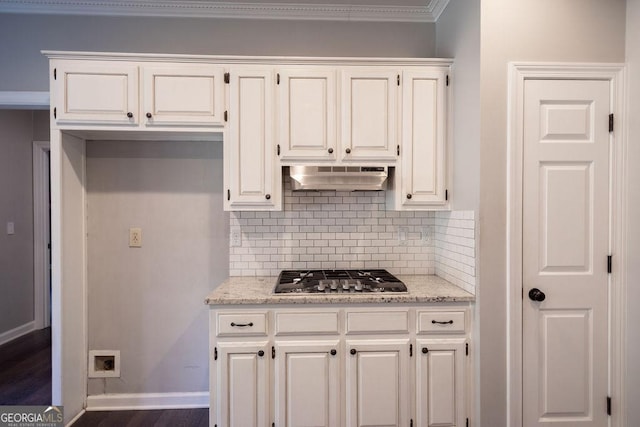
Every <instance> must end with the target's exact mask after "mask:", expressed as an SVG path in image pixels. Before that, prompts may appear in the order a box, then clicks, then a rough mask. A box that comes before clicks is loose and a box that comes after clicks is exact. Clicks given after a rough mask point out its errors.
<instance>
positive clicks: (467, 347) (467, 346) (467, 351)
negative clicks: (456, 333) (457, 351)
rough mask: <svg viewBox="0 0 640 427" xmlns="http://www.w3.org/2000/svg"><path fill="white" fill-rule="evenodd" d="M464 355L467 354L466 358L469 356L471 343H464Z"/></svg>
mask: <svg viewBox="0 0 640 427" xmlns="http://www.w3.org/2000/svg"><path fill="white" fill-rule="evenodd" d="M464 354H465V356H468V355H469V343H468V342H466V343H464Z"/></svg>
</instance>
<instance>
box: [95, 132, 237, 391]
mask: <svg viewBox="0 0 640 427" xmlns="http://www.w3.org/2000/svg"><path fill="white" fill-rule="evenodd" d="M86 169H87V206H88V212H87V217H88V238H87V245H88V273H87V274H88V314H89V350H103V349H104V350H120V352H121V353H120V354H121V359H122V360H121V378H117V379H106V380H102V379H98V380H89V394H90V395H92V394H102V393H161V392H193V391H207V390H208V389H209V386H208V372H209V370H208V369H209V368H208V365H209V358H208V322H207V319H208V311H209V310H208V307H207V306H206V305H205V304H204V297H205V296H206V295H207V294H208V293H209V292H211V290H212V289H213V288H215V286H216V285H217V284H219V283H221V282H222V281H223V280H224V279H226V278H227V277H228V274H229V249H228V247H229V241H228V236H229V215H228V214H227V213H224V212H223V211H222V205H223V199H222V144H221V143H219V142H218V143H212V142H182V141H181V142H155V141H152V142H149V141H147V142H143V141H119V142H114V141H89V142H87V165H86ZM130 227H141V228H142V247H141V248H129V247H128V243H129V234H128V230H129V228H130Z"/></svg>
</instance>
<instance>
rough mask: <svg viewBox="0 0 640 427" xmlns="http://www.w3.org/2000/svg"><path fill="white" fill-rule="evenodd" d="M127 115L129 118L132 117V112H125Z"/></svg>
mask: <svg viewBox="0 0 640 427" xmlns="http://www.w3.org/2000/svg"><path fill="white" fill-rule="evenodd" d="M127 117H129V118H130V119H131V118H133V113H132V112H131V111H129V112H128V113H127Z"/></svg>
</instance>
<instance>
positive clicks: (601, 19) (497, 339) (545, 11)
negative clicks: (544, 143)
mask: <svg viewBox="0 0 640 427" xmlns="http://www.w3.org/2000/svg"><path fill="white" fill-rule="evenodd" d="M624 31H625V1H624V0H611V1H606V2H603V1H600V0H518V1H513V0H483V1H482V3H481V47H480V51H481V56H480V65H481V74H480V83H481V92H480V101H481V104H480V105H481V110H480V111H481V122H480V124H481V129H480V131H481V134H480V135H481V143H480V144H481V147H480V148H481V151H480V216H479V221H480V237H479V242H480V245H479V251H478V254H479V268H478V270H479V284H478V294H477V297H478V299H477V307H478V310H479V316H480V322H481V323H480V336H479V341H480V345H481V348H480V396H479V397H480V411H481V413H480V421H481V425H482V426H485V427H501V426H505V425H506V414H507V411H506V402H507V393H506V375H507V372H506V366H507V363H506V354H507V352H506V348H507V347H506V324H507V312H506V306H507V301H506V296H507V292H506V263H505V260H506V240H505V236H506V231H507V230H506V224H507V221H506V182H507V180H506V165H507V160H506V159H507V158H506V154H507V145H506V134H507V64H508V62H509V61H587V62H589V61H599V62H623V61H624V46H625V45H624V40H625V33H624ZM629 425H631V424H629Z"/></svg>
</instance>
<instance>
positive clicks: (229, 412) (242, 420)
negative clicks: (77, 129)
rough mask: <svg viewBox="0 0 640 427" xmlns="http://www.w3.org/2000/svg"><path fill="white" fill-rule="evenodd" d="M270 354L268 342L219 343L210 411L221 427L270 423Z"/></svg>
mask: <svg viewBox="0 0 640 427" xmlns="http://www.w3.org/2000/svg"><path fill="white" fill-rule="evenodd" d="M214 352H215V350H214ZM261 352H262V353H261ZM215 357H216V356H215V355H214V358H215ZM270 357H271V356H270V353H268V352H267V343H266V342H238V343H218V346H217V360H215V361H214V366H215V370H216V371H215V375H214V377H213V378H214V382H213V384H212V385H211V390H213V391H214V393H215V396H212V399H211V401H212V403H213V404H214V407H215V410H214V411H211V414H210V416H211V420H212V421H213V420H215V422H216V423H217V425H218V427H234V426H247V427H264V426H266V425H267V423H268V422H269V418H270V417H269V371H268V366H269V360H270V359H269V358H270ZM211 424H213V423H211Z"/></svg>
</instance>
